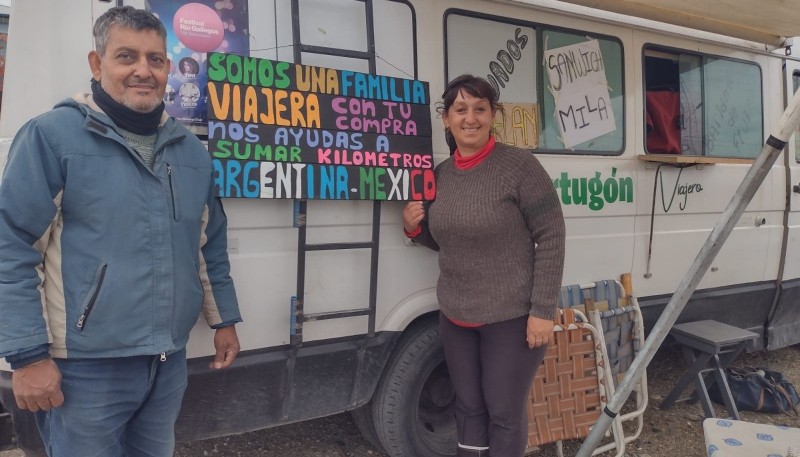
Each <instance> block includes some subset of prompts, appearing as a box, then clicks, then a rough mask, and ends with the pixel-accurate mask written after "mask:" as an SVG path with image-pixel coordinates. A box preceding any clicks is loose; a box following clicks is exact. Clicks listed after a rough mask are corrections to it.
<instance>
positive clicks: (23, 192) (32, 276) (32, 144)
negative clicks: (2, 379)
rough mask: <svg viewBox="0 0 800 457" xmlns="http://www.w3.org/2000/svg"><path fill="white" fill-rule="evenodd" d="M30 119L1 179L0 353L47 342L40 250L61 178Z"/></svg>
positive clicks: (52, 153) (56, 159) (57, 161)
mask: <svg viewBox="0 0 800 457" xmlns="http://www.w3.org/2000/svg"><path fill="white" fill-rule="evenodd" d="M44 130H45V127H44V126H43V125H39V121H38V120H37V119H34V120H32V121H30V122H28V123H27V124H25V125H24V126H23V127H22V128H21V129H20V130H19V132H18V133H17V135H16V136H15V138H14V141H13V143H12V144H11V149H10V151H9V155H8V163H7V164H6V168H5V171H4V173H3V179H2V183H0V356H4V357H5V356H12V358H13V356H15V355H20V357H22V358H25V357H24V356H25V355H27V354H29V353H31V352H32V351H34V350H35V351H36V352H37V353H41V352H42V347H44V346H46V345H47V344H49V341H50V335H49V333H48V331H47V323H46V317H45V315H44V312H43V309H44V302H45V297H44V289H43V288H42V287H41V286H42V279H41V278H42V276H41V275H42V274H43V272H42V268H43V264H42V262H43V252H44V251H45V249H46V245H47V241H48V239H49V233H50V229H51V227H52V225H53V224H54V221H55V220H56V217H57V215H58V210H59V201H60V198H61V192H62V190H63V188H64V184H65V179H64V176H63V171H62V167H61V161H60V159H59V156H58V152H57V150H56V148H54V147H53V145H51V144H50V142H49V141H48V138H47V134H46V132H45V131H44Z"/></svg>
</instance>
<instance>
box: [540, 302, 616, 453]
mask: <svg viewBox="0 0 800 457" xmlns="http://www.w3.org/2000/svg"><path fill="white" fill-rule="evenodd" d="M559 311H560V312H559V316H560V317H559V319H558V321H557V322H556V323H555V329H554V335H553V341H552V342H551V343H550V346H549V347H548V349H547V353H546V355H545V358H544V361H543V362H542V366H541V367H540V368H539V370H538V371H537V372H536V377H535V378H534V380H533V386H532V387H531V395H530V397H529V400H528V446H529V447H534V446H539V445H542V444H547V443H553V442H555V443H556V446H557V451H558V455H559V456H563V455H564V453H563V447H562V441H563V440H566V439H573V438H583V437H585V436H586V435H588V433H589V429H590V427H591V426H592V425H594V423H595V422H597V419H598V417H599V416H600V412H601V411H602V409H603V407H604V406H605V405H606V402H607V400H608V397H609V396H610V395H611V394H612V393H613V386H612V384H611V382H610V381H611V371H610V370H609V369H608V364H607V363H606V361H607V355H606V351H605V345H604V343H603V340H602V336H601V334H600V332H598V331H597V329H596V328H595V327H594V326H592V325H591V324H589V323H588V322H587V318H586V316H585V315H584V314H583V313H581V312H580V311H578V310H575V309H571V308H567V309H562V310H559ZM611 430H612V434H613V436H614V442H613V443H609V444H606V445H604V446H601V447H600V448H598V449H597V450H596V451H595V452H594V454H593V455H596V454H599V453H601V452H605V451H607V450H610V449H614V448H616V449H618V450H619V453H618V454H617V456H621V455H622V454H623V453H624V447H625V444H624V441H623V437H624V434H623V432H622V425H621V421H620V420H619V419H615V420H614V421H613V422H612V427H611Z"/></svg>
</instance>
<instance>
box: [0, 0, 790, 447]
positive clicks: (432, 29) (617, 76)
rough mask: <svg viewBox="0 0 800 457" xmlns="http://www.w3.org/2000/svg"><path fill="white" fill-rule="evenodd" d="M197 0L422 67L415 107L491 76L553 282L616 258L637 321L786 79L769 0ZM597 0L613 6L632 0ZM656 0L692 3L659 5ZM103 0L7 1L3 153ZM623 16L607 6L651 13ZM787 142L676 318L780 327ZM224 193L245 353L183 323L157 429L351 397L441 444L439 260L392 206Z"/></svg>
mask: <svg viewBox="0 0 800 457" xmlns="http://www.w3.org/2000/svg"><path fill="white" fill-rule="evenodd" d="M187 1H188V0H187ZM116 3H119V4H130V5H133V6H137V7H144V6H145V3H146V2H145V0H125V1H117V2H116ZM205 3H208V2H205ZM214 3H215V2H210V4H212V5H213V4H214ZM216 3H220V4H226V3H231V4H232V5H233V4H236V5H237V7H241V6H242V4H244V5H245V7H246V9H247V15H248V17H249V30H248V31H247V33H248V35H249V49H250V55H251V56H254V57H261V58H267V59H272V60H280V61H288V62H296V63H303V64H308V65H315V66H321V67H329V68H336V69H343V70H352V71H358V72H364V73H376V74H380V75H388V76H393V77H397V78H404V79H415V80H422V81H427V82H428V83H429V84H430V93H431V98H432V100H433V101H434V102H435V101H436V100H437V99H438V95H439V94H441V93H442V91H443V89H444V86H445V83H446V81H448V80H449V79H451V78H453V77H454V76H457V75H459V74H462V73H472V74H476V75H480V76H484V77H486V78H487V79H489V80H490V81H491V82H492V83H493V84H495V85H496V87H497V88H498V89H499V91H500V98H501V101H502V102H504V103H505V104H506V117H505V118H504V119H503V120H498V125H497V128H498V131H499V132H500V133H499V135H500V136H501V139H502V140H503V141H506V142H510V143H515V144H517V145H520V146H523V147H527V148H530V149H531V150H532V153H534V154H536V155H537V157H538V158H539V160H540V161H541V162H542V163H543V165H544V166H545V168H546V169H547V170H548V172H549V173H550V176H551V178H552V180H553V185H554V187H555V188H556V190H557V192H558V194H559V197H560V198H561V202H562V204H563V210H564V215H565V217H566V225H567V238H568V239H567V258H566V267H565V275H564V281H565V284H581V283H587V282H591V281H596V280H601V279H609V278H617V277H619V275H620V274H622V273H626V272H630V273H632V277H633V285H634V290H635V293H636V294H637V296H638V297H639V303H640V304H641V306H642V311H643V313H644V315H645V319H646V321H647V325H648V326H652V324H653V323H654V322H655V320H656V319H657V318H658V316H659V314H660V312H661V311H662V309H663V307H664V305H665V304H666V303H667V301H668V299H669V297H670V295H671V293H672V292H673V291H674V290H675V288H676V286H677V284H678V282H679V280H680V279H681V278H682V276H683V274H684V272H685V271H686V269H687V268H688V266H689V265H690V264H691V262H692V261H693V260H694V258H695V256H696V254H697V252H698V250H699V248H700V246H701V245H702V244H703V242H704V241H705V239H706V238H707V236H708V234H709V232H710V230H711V228H712V227H713V226H714V224H715V223H716V221H717V220H718V219H719V217H720V214H721V213H722V211H723V209H724V207H725V206H726V204H727V203H728V201H729V200H730V198H731V196H732V195H733V194H734V192H735V191H736V189H737V186H738V185H739V183H740V182H741V180H742V178H743V177H744V175H745V173H746V172H747V170H748V168H749V166H750V164H751V163H752V159H753V158H754V157H755V156H756V155H757V154H758V153H759V151H760V149H761V145H762V142H763V141H764V139H765V138H766V136H767V135H768V132H769V129H770V127H771V126H773V125H774V124H775V123H776V121H777V120H778V118H779V117H780V115H781V113H782V112H783V109H784V107H785V105H786V100H787V97H788V96H789V95H791V94H792V93H793V91H794V90H795V89H796V88H797V87H798V84H799V83H800V60H798V59H795V58H794V57H793V56H792V55H791V53H790V51H791V47H790V41H788V40H783V39H782V38H781V35H788V34H789V33H782V31H781V27H782V26H784V25H785V24H786V23H788V24H790V27H791V24H798V23H800V18H799V17H798V13H797V11H793V10H791V9H789V8H788V7H786V8H787V9H785V10H779V11H775V12H776V13H777V16H775V15H773V16H770V17H766V16H767V12H768V10H770V8H771V7H772V6H775V7H776V8H778V6H777V5H779V4H780V2H777V1H776V2H766V4H765V6H763V7H762V6H759V8H757V10H758V12H757V14H756V13H755V12H754V11H755V9H753V8H749V7H748V8H746V7H744V6H740V3H736V2H734V3H732V4H733V5H734V6H731V7H730V8H728V9H730V10H731V11H722V12H719V11H716V12H714V14H720V13H736V12H737V11H736V10H737V8H740V9H741V10H742V14H744V13H745V11H747V14H748V15H750V17H747V18H745V19H742V18H741V17H740V18H739V22H740V23H746V24H747V25H748V27H737V26H736V24H735V23H734V22H735V21H729V23H727V25H726V24H722V25H720V24H721V23H720V22H719V21H714V19H715V18H714V17H713V15H712V14H711V13H709V12H708V11H706V12H703V11H699V12H695V13H696V14H694V15H688V16H687V15H685V14H684V15H683V16H682V15H680V14H675V15H673V16H663V17H661V18H662V19H669V20H671V19H677V20H683V19H685V20H686V21H689V22H691V23H693V24H698V25H697V26H698V27H706V26H707V27H708V30H712V31H713V32H717V33H712V32H708V31H701V30H697V29H690V28H685V27H679V26H674V25H667V24H665V23H663V22H656V21H653V20H648V19H635V18H633V17H631V16H624V15H621V14H617V13H613V12H608V11H600V10H595V9H590V8H587V7H583V6H576V5H572V4H568V3H564V2H558V1H554V0H517V1H512V0H249V2H248V1H244V0H235V1H233V2H227V1H226V2H216ZM577 3H581V2H577ZM587 3H599V2H587ZM601 3H605V4H607V5H608V7H607V8H608V9H610V10H615V9H617V8H623V7H624V4H625V3H629V2H622V1H613V0H609V1H607V2H601ZM644 3H647V2H644ZM652 3H655V4H659V2H652ZM676 3H677V4H681V5H682V6H683V7H687V8H689V7H693V5H691V3H704V2H685V1H675V2H667V4H669V5H673V4H676ZM773 3H774V5H773ZM113 4H114V2H110V1H102V0H70V1H69V2H65V1H63V0H16V1H14V3H13V7H12V10H11V16H10V32H9V42H8V46H9V47H8V52H7V59H8V69H9V70H8V72H6V74H5V85H4V97H3V104H2V112H0V136H2V140H1V141H2V142H1V143H0V165H2V163H3V162H4V161H5V157H6V155H7V153H8V147H9V144H10V142H11V140H12V139H13V137H14V134H15V132H16V131H17V129H18V128H19V127H20V126H21V125H22V124H23V123H24V122H25V121H26V120H28V119H29V118H31V117H33V116H35V115H37V114H39V113H42V112H45V111H47V110H49V109H50V108H51V107H52V106H53V105H54V104H55V103H56V102H58V101H59V100H61V99H63V98H66V97H69V96H71V95H73V94H74V93H77V92H79V91H87V90H88V84H87V83H88V79H89V72H88V68H87V63H86V54H87V52H88V50H89V49H90V48H91V47H92V38H91V26H92V24H93V21H94V19H95V18H97V17H98V16H99V15H100V14H102V13H103V12H104V11H105V10H106V9H108V8H110V7H111V6H113ZM759 5H762V3H759ZM662 6H663V5H662ZM694 7H696V8H700V9H701V10H702V8H704V7H703V6H702V5H700V6H697V5H694ZM634 9H635V8H634ZM640 9H641V10H642V11H627V12H630V13H637V14H645V15H646V14H648V11H645V10H647V8H646V7H644V6H642V7H641V8H640ZM718 9H726V8H725V7H719V8H718ZM619 11H622V12H626V11H624V10H619ZM658 11H663V8H662V9H661V10H658ZM770 12H771V11H770ZM704 14H706V15H705V16H704ZM762 16H763V17H762ZM654 17H656V18H658V17H657V16H654ZM776 17H777V18H781V19H783V21H776V20H775V18H776ZM706 20H707V22H706ZM795 27H796V25H795ZM770 29H772V30H773V31H772V32H770V31H769V30H770ZM764 30H766V31H764ZM587 74H592V75H593V76H592V77H595V76H596V77H597V78H601V79H603V78H604V79H605V87H604V88H602V89H604V90H605V92H603V91H602V90H600V91H599V92H595V90H596V89H598V88H597V87H594V88H593V89H592V90H588V89H587V88H586V87H583V86H582V85H581V84H580V83H579V81H580V79H581V78H582V77H584V76H586V75H587ZM562 90H564V92H562ZM430 113H431V117H432V118H431V122H432V125H433V137H432V144H433V152H434V158H435V159H436V163H438V162H440V161H441V160H443V159H444V158H446V157H447V156H448V154H449V152H448V149H447V146H446V144H445V140H444V135H443V132H442V129H441V128H440V127H439V126H440V125H441V124H440V122H441V121H440V120H439V119H438V117H437V116H436V112H435V110H434V107H433V106H431V109H430ZM795 141H796V139H795V140H793V141H792V142H790V144H789V145H788V147H787V148H786V150H785V152H784V160H779V161H778V162H777V163H776V164H775V165H774V167H773V168H772V170H771V172H770V173H769V175H768V176H767V178H766V180H765V181H764V183H763V184H762V186H761V187H760V189H759V191H758V192H757V193H756V195H755V197H754V198H753V200H752V202H751V203H750V204H749V206H748V207H747V209H746V211H745V213H744V215H743V216H742V218H741V219H740V221H739V222H738V225H737V226H736V228H735V230H734V231H733V233H732V234H731V235H730V238H729V239H728V241H727V242H726V244H725V246H724V247H723V248H722V250H721V251H720V253H719V255H718V256H717V258H716V259H715V261H714V263H713V265H712V266H711V268H710V269H709V271H708V272H707V274H706V275H705V277H704V278H703V280H702V282H701V283H700V285H699V287H698V289H697V291H696V292H695V293H694V295H693V296H692V298H691V300H690V302H689V304H688V305H687V307H686V309H685V311H684V312H683V314H682V315H681V317H680V321H690V320H697V319H701V318H702V319H706V318H713V319H716V320H718V321H723V322H726V323H729V324H732V325H735V326H738V327H742V328H747V329H749V330H751V331H754V332H756V333H758V334H759V335H760V339H759V342H758V347H759V348H768V349H774V348H780V347H784V346H787V345H792V344H795V343H798V342H800V195H798V192H800V162H799V160H800V157H799V156H798V144H797V143H796V142H795ZM224 205H225V209H226V212H227V214H228V218H229V232H228V236H229V240H228V244H229V247H230V256H231V264H232V276H233V278H234V280H235V282H236V286H237V290H238V293H239V301H240V303H241V307H242V315H243V318H244V323H243V324H241V325H239V326H238V327H237V328H238V331H239V336H240V339H241V344H242V348H243V352H242V354H241V355H240V356H239V359H238V361H237V362H236V364H235V366H234V367H233V368H232V369H230V370H227V371H224V372H216V371H210V370H209V369H208V368H207V366H208V360H209V358H210V357H211V355H212V354H213V347H212V345H211V343H210V342H211V340H212V332H211V330H209V329H208V328H207V327H206V325H205V324H204V323H203V322H199V323H198V325H197V326H196V328H195V330H194V333H193V336H192V339H191V341H190V343H189V347H188V353H189V357H190V360H189V366H190V373H191V378H190V386H189V391H188V393H187V395H186V398H185V401H184V408H183V412H182V414H181V418H180V419H179V424H178V432H177V433H178V438H179V439H181V440H195V439H204V438H210V437H215V436H222V435H226V434H233V433H239V432H244V431H250V430H256V429H260V428H266V427H271V426H275V425H281V424H286V423H289V422H296V421H302V420H306V419H311V418H316V417H321V416H325V415H330V414H334V413H339V412H342V411H353V412H354V416H355V417H356V420H357V423H358V424H359V426H360V427H361V429H362V431H363V432H364V433H365V435H366V436H367V437H368V438H369V439H370V440H371V441H372V442H373V443H375V444H376V445H377V446H380V447H382V448H383V449H384V450H385V451H386V452H387V453H388V454H389V455H392V456H401V455H405V456H446V455H453V450H454V449H455V446H454V445H453V443H454V440H455V436H454V419H453V414H452V404H453V393H452V390H451V388H450V384H449V377H448V373H447V369H446V366H445V365H444V363H443V353H442V350H441V348H440V345H439V343H438V330H437V327H436V322H437V303H436V296H435V285H436V279H437V264H436V254H435V253H434V252H431V251H429V250H427V249H425V248H423V247H419V246H415V245H414V244H413V243H410V242H408V240H406V239H405V238H404V236H403V233H402V228H401V209H402V205H403V204H402V203H401V202H382V203H375V202H371V201H343V200H338V201H320V200H309V201H295V200H290V199H225V201H224ZM0 280H1V279H0ZM0 319H2V318H1V317H0ZM10 379H11V375H10V372H9V371H8V369H7V367H6V369H5V370H4V371H0V403H2V406H3V407H4V408H5V409H6V410H8V411H11V412H12V413H13V414H14V418H15V422H16V428H17V431H18V439H19V443H20V444H21V446H22V447H23V448H25V449H26V450H29V451H30V453H29V455H37V454H36V453H37V452H41V451H37V443H36V441H37V439H36V434H35V431H34V429H33V428H32V426H31V422H30V418H29V416H27V415H25V414H19V412H18V411H17V410H16V409H15V406H14V401H13V396H12V395H11V393H10V386H11V382H10Z"/></svg>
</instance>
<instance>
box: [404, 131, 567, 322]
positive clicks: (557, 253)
mask: <svg viewBox="0 0 800 457" xmlns="http://www.w3.org/2000/svg"><path fill="white" fill-rule="evenodd" d="M422 228H423V230H422V233H420V234H419V235H418V236H416V237H415V238H414V241H416V242H419V243H420V244H423V245H425V246H428V247H430V248H431V249H434V250H438V251H439V269H440V273H439V282H438V284H437V290H436V293H437V297H438V300H439V307H440V309H441V310H442V312H443V313H444V314H445V315H446V316H448V317H450V318H453V319H457V320H460V321H464V322H473V323H483V324H490V323H494V322H500V321H504V320H508V319H513V318H515V317H520V316H524V315H526V314H530V315H532V316H536V317H540V318H543V319H553V318H554V317H555V309H556V307H557V305H558V296H559V290H560V288H561V278H562V275H563V270H564V238H565V234H564V233H565V230H564V216H563V215H562V213H561V204H560V203H559V200H558V196H557V194H556V191H555V189H554V188H553V183H552V181H551V180H550V177H549V176H548V174H547V172H546V171H545V170H544V168H543V167H542V165H541V164H540V163H539V161H538V160H537V159H536V157H534V155H533V154H531V153H530V152H528V151H525V150H522V149H519V148H515V147H513V146H509V145H506V144H501V143H497V145H496V146H495V148H494V150H493V151H491V153H490V154H489V155H488V156H487V157H486V158H485V159H484V160H483V161H482V162H481V163H479V164H478V165H476V166H474V167H472V168H470V169H467V170H459V169H458V168H456V166H455V163H454V159H453V158H450V159H448V160H445V161H444V162H442V163H441V164H439V166H437V167H436V200H435V201H433V202H432V203H431V204H430V206H429V207H428V211H427V214H426V219H425V220H424V221H423V224H422Z"/></svg>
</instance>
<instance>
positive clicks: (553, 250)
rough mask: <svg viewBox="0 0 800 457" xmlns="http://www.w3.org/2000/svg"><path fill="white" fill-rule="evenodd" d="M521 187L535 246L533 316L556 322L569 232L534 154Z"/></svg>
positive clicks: (543, 170)
mask: <svg viewBox="0 0 800 457" xmlns="http://www.w3.org/2000/svg"><path fill="white" fill-rule="evenodd" d="M529 157H530V159H532V160H531V161H530V166H529V167H526V168H527V169H526V170H525V172H524V176H523V177H522V178H521V179H520V185H519V207H520V210H521V211H522V214H523V216H524V218H525V221H526V223H527V225H528V229H529V230H530V233H531V241H532V242H533V243H534V265H533V290H532V291H531V310H530V315H531V316H535V317H539V318H542V319H553V318H554V316H555V309H556V307H557V306H558V297H559V293H560V290H561V280H562V278H563V275H564V246H565V237H566V230H565V226H564V215H563V213H562V212H561V204H560V202H559V200H558V195H557V193H556V191H555V188H554V187H553V183H552V181H551V179H550V176H549V175H548V174H547V171H545V169H544V167H542V165H541V164H540V163H539V161H538V160H537V159H536V157H534V156H533V155H532V154H529Z"/></svg>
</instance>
